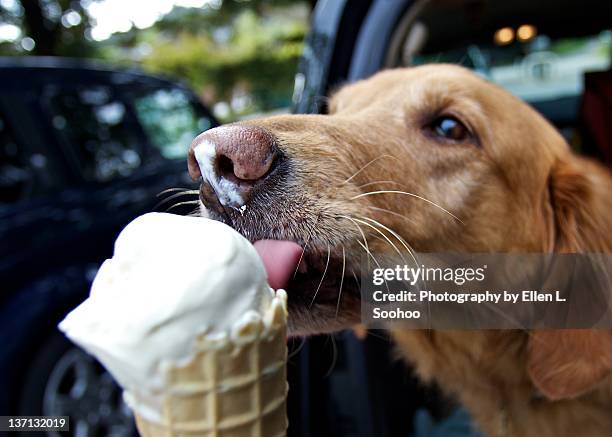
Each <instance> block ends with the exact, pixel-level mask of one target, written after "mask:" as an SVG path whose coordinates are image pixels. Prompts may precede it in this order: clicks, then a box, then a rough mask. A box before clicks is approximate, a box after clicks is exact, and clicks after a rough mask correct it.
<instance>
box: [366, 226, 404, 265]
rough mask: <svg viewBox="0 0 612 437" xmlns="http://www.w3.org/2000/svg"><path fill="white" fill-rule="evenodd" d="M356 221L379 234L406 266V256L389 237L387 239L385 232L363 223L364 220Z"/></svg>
mask: <svg viewBox="0 0 612 437" xmlns="http://www.w3.org/2000/svg"><path fill="white" fill-rule="evenodd" d="M354 220H355V221H357V222H358V223H361V224H363V225H365V226H368V227H370V228H372V229H374V231H376V232H378V233H379V234H380V235H381V236H382V237H383V238H384V239H385V240H386V241H387V243H389V244H390V245H391V247H393V249H395V251H396V252H397V254H398V255H399V257H400V258H401V259H402V261H403V262H404V264H406V259H405V258H404V255H403V254H402V251H401V250H399V248H398V247H397V246H396V245H395V244H394V243H393V241H391V239H390V238H389V237H387V235H386V234H385V233H384V232H382V231H381V230H380V229H378V228H377V227H376V226H374V225H372V224H370V223H368V222H366V221H363V220H361V219H358V218H354Z"/></svg>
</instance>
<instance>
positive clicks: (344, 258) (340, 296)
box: [336, 246, 346, 320]
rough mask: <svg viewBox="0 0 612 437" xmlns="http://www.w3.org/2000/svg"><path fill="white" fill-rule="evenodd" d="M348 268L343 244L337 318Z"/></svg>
mask: <svg viewBox="0 0 612 437" xmlns="http://www.w3.org/2000/svg"><path fill="white" fill-rule="evenodd" d="M345 269H346V252H345V250H344V246H342V274H341V275H340V291H338V303H337V304H336V320H338V312H339V311H340V300H341V299H342V285H343V284H344V270H345Z"/></svg>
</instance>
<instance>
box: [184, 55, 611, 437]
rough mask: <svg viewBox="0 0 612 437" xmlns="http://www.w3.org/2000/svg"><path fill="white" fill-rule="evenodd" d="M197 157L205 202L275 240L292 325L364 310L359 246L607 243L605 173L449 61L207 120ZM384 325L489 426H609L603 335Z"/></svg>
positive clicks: (522, 431)
mask: <svg viewBox="0 0 612 437" xmlns="http://www.w3.org/2000/svg"><path fill="white" fill-rule="evenodd" d="M189 170H190V173H191V175H192V177H194V178H196V179H199V180H201V188H200V199H201V202H202V204H203V206H204V207H205V208H204V209H203V213H204V214H206V215H208V216H210V217H211V218H214V219H218V220H222V221H224V222H226V223H228V224H230V225H231V226H233V227H234V228H235V229H237V230H238V231H239V232H241V233H242V234H243V235H245V236H246V237H247V238H248V239H250V240H251V241H253V242H255V244H256V247H257V245H259V246H261V245H264V246H265V250H263V251H260V252H262V253H264V254H263V255H262V258H263V259H264V263H265V264H266V266H267V267H268V270H269V277H270V278H271V279H270V281H271V283H274V284H273V285H276V286H286V287H287V289H288V294H289V305H290V325H291V326H290V329H291V331H292V333H293V334H295V335H304V334H308V333H314V332H329V331H334V330H338V329H343V328H347V327H350V326H351V325H354V324H355V323H358V322H359V321H360V293H359V277H360V260H361V257H362V256H363V255H364V254H365V253H366V252H367V253H368V256H371V257H374V258H375V257H377V256H383V255H385V254H388V253H392V252H394V251H395V250H396V248H400V249H401V250H405V249H408V248H412V249H413V250H414V251H417V252H553V251H559V252H609V251H611V249H612V177H611V175H610V173H609V172H608V171H607V170H606V169H604V168H603V167H601V166H600V165H598V164H596V163H594V162H591V161H589V160H588V159H585V158H582V157H579V156H577V155H575V154H574V153H572V151H571V150H570V148H569V146H568V144H567V143H566V142H565V141H564V139H563V137H562V136H561V135H560V134H559V133H558V132H557V131H556V130H555V128H553V127H552V126H551V125H550V124H549V123H548V122H547V121H546V120H545V119H544V118H543V117H542V116H540V115H539V114H538V113H537V112H536V111H534V110H533V109H532V108H531V107H529V106H528V105H527V104H525V103H524V102H522V101H520V100H519V99H517V98H515V97H514V96H512V95H510V94H509V93H508V92H506V91H504V90H503V89H501V88H499V87H497V86H495V85H493V84H491V83H489V82H487V81H485V80H483V79H482V78H480V77H478V76H476V75H474V74H473V73H471V72H470V71H468V70H466V69H464V68H461V67H457V66H451V65H427V66H421V67H415V68H408V69H397V70H389V71H383V72H381V73H378V74H376V75H375V76H373V77H372V78H369V79H367V80H363V81H360V82H357V83H354V84H351V85H348V86H345V87H343V88H341V89H340V90H339V91H338V92H336V93H335V94H334V95H333V97H332V98H331V99H330V101H329V114H327V115H283V116H275V117H271V118H264V119H259V120H250V121H247V122H243V123H239V124H232V125H226V126H222V127H219V128H216V129H213V130H210V131H207V132H204V133H203V134H201V135H200V136H198V137H197V138H196V139H195V140H194V142H193V143H192V145H191V147H190V151H189ZM260 240H265V241H260ZM267 240H273V241H272V242H269V241H267ZM393 246H395V248H394V247H393ZM296 247H297V248H298V249H296ZM302 248H303V253H302V251H301V250H302ZM275 252H276V253H275ZM266 253H267V255H266ZM274 255H276V258H274ZM270 257H271V258H270ZM270 259H272V260H276V261H274V262H271V261H270ZM289 273H290V274H289ZM392 334H393V337H394V339H395V341H396V343H397V346H398V347H399V349H400V350H401V352H402V354H403V355H404V356H405V357H406V359H407V360H409V361H410V362H412V363H413V364H414V365H415V367H416V369H417V372H418V373H419V375H420V376H421V377H422V378H423V379H424V380H426V381H428V380H435V381H436V382H437V383H438V384H439V385H440V386H441V387H442V388H443V389H444V390H445V391H446V392H448V393H449V394H451V395H452V396H454V397H456V398H457V399H458V400H459V401H460V402H461V403H462V404H463V405H465V407H466V408H467V409H468V410H469V411H470V412H471V414H472V415H473V417H474V418H475V420H476V422H477V424H478V426H479V427H480V429H481V430H482V431H483V432H484V433H485V434H486V435H487V436H504V437H505V436H538V437H553V436H554V437H560V436H568V437H569V436H577V435H580V436H610V435H612V379H610V373H611V371H612V335H611V333H610V332H608V331H596V330H591V331H589V330H558V331H546V330H540V331H537V330H536V331H532V332H526V331H494V330H490V331H427V330H407V329H406V330H402V329H395V330H393V332H392Z"/></svg>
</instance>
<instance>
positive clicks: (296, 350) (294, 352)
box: [287, 337, 306, 361]
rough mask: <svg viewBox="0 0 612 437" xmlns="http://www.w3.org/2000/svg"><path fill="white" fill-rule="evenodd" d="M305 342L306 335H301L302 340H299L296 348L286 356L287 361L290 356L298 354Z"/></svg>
mask: <svg viewBox="0 0 612 437" xmlns="http://www.w3.org/2000/svg"><path fill="white" fill-rule="evenodd" d="M305 344H306V337H303V338H302V341H301V342H300V345H299V346H298V347H297V348H295V350H293V351H291V353H290V354H289V355H288V356H287V361H289V360H290V359H291V358H293V357H295V356H296V355H297V354H299V353H300V351H301V350H302V349H303V348H304V345H305Z"/></svg>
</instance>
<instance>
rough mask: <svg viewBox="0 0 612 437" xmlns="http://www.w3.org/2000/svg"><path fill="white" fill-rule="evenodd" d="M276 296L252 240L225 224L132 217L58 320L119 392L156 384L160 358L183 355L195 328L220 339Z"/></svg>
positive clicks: (174, 358) (163, 216) (165, 216)
mask: <svg viewBox="0 0 612 437" xmlns="http://www.w3.org/2000/svg"><path fill="white" fill-rule="evenodd" d="M273 298H274V292H273V291H272V290H271V289H270V287H269V285H268V284H267V281H266V272H265V269H264V266H263V263H262V261H261V259H260V258H259V256H258V255H257V252H256V250H255V248H254V247H253V245H252V244H250V243H249V241H247V240H246V239H245V238H244V237H242V236H241V235H240V234H239V233H237V232H236V231H234V230H233V229H232V228H230V227H229V226H227V225H225V224H223V223H220V222H217V221H213V220H208V219H204V218H199V217H181V216H176V215H171V214H162V213H150V214H146V215H143V216H141V217H139V218H137V219H136V220H134V221H133V222H132V223H130V224H129V225H128V226H127V227H126V228H125V229H124V230H123V231H122V232H121V234H120V235H119V237H118V238H117V241H116V243H115V250H114V254H113V258H112V259H109V260H106V261H105V262H104V264H103V265H102V267H101V268H100V270H99V271H98V274H97V276H96V278H95V280H94V282H93V285H92V288H91V295H90V296H89V298H88V299H87V300H86V301H85V302H83V303H82V304H81V305H80V306H79V307H77V308H76V309H75V310H74V311H72V312H71V313H70V314H68V316H67V317H66V318H65V319H64V321H62V323H61V324H60V326H59V327H60V329H61V330H62V331H64V332H65V333H66V335H67V336H68V337H69V338H70V339H71V340H73V341H74V342H75V343H77V344H79V345H80V346H82V347H83V348H84V349H85V350H87V351H88V352H90V353H92V354H93V355H95V356H96V357H97V358H98V359H99V360H100V361H101V362H102V363H103V364H104V365H105V366H106V367H107V368H108V369H109V370H110V371H111V373H112V374H113V375H114V376H115V377H116V378H117V380H118V382H119V383H120V384H121V385H122V386H123V387H124V388H126V389H130V388H134V387H138V388H139V389H147V388H148V389H151V390H153V389H155V388H156V386H159V384H161V381H159V376H158V369H159V366H160V364H161V363H162V361H164V360H170V361H181V360H184V359H186V358H188V357H189V355H190V353H191V351H192V346H193V342H194V339H195V338H196V337H197V336H198V335H200V334H202V333H207V334H210V335H217V334H218V335H228V333H229V332H230V330H231V328H232V327H233V326H235V324H236V322H237V321H240V320H241V319H242V318H244V317H252V316H253V314H254V313H258V314H260V315H263V313H264V311H265V309H266V308H268V307H269V306H270V303H271V302H272V300H273Z"/></svg>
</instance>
